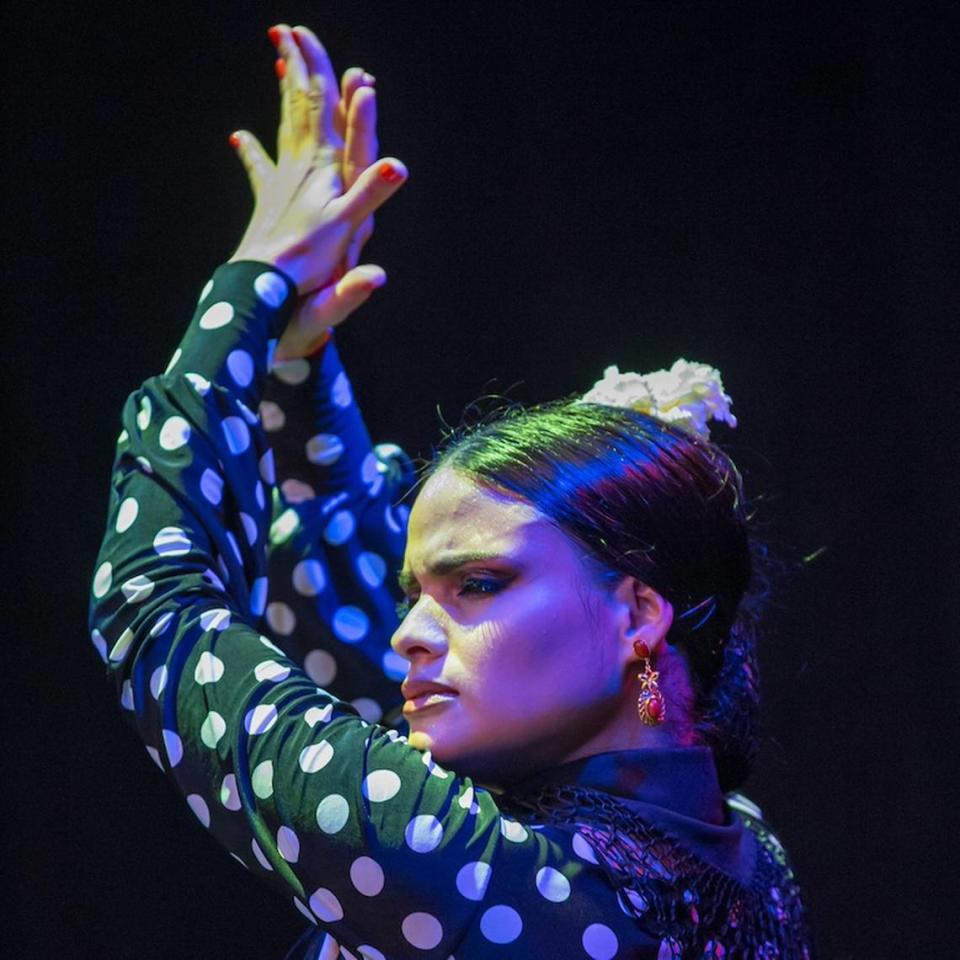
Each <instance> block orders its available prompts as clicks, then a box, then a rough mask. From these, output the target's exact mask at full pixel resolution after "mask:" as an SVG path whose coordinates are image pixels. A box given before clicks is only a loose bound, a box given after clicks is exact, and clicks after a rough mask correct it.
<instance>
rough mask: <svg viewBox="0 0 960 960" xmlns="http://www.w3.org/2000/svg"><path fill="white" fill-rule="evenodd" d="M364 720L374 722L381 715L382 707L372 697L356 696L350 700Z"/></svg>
mask: <svg viewBox="0 0 960 960" xmlns="http://www.w3.org/2000/svg"><path fill="white" fill-rule="evenodd" d="M350 703H351V705H352V706H353V707H355V708H356V711H357V713H359V714H360V716H361V717H363V719H364V720H367V721H369V722H370V723H376V722H377V721H378V720H379V719H380V718H381V717H382V716H383V708H382V707H381V706H380V704H379V703H377V701H376V700H374V699H373V698H372V697H357V698H356V699H354V700H351V701H350Z"/></svg>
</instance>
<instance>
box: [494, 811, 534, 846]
mask: <svg viewBox="0 0 960 960" xmlns="http://www.w3.org/2000/svg"><path fill="white" fill-rule="evenodd" d="M500 833H501V834H503V837H504V839H506V840H510V841H511V842H512V843H523V841H524V840H526V839H527V837H528V836H529V834H528V833H527V831H526V828H525V827H524V825H523V824H522V823H518V822H517V821H516V820H506V819H504V818H503V817H501V818H500Z"/></svg>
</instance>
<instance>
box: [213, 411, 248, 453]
mask: <svg viewBox="0 0 960 960" xmlns="http://www.w3.org/2000/svg"><path fill="white" fill-rule="evenodd" d="M220 428H221V429H222V430H223V438H224V440H226V441H227V448H228V449H229V450H230V452H231V453H232V454H239V453H243V451H244V450H246V449H247V447H249V446H250V428H249V427H248V426H247V425H246V423H245V422H244V421H243V418H242V417H224V418H223V422H222V423H221V424H220Z"/></svg>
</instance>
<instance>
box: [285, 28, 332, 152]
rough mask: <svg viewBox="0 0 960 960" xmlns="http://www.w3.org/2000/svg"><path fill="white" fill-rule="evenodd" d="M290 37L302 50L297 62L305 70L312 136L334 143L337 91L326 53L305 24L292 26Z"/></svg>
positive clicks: (322, 142)
mask: <svg viewBox="0 0 960 960" xmlns="http://www.w3.org/2000/svg"><path fill="white" fill-rule="evenodd" d="M291 39H292V40H294V41H295V45H296V46H297V47H298V51H299V53H300V54H302V58H301V62H302V63H303V64H304V68H305V70H306V79H307V83H308V86H307V89H308V92H309V98H310V102H311V104H312V107H311V113H310V118H311V122H312V124H313V132H314V136H316V137H317V138H318V140H317V142H318V143H319V144H320V145H324V144H334V145H336V144H337V143H338V142H339V141H340V137H339V136H338V134H337V130H336V127H335V125H334V114H335V112H336V109H337V104H338V103H339V100H340V91H339V88H338V86H337V78H336V76H335V75H334V72H333V66H332V64H331V63H330V57H329V56H328V55H327V51H326V50H325V49H324V47H323V44H322V43H320V41H319V40H318V39H317V35H316V34H315V33H314V32H313V31H312V30H310V29H309V28H308V27H303V26H298V27H295V28H294V30H293V32H292V33H291Z"/></svg>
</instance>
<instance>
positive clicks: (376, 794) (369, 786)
mask: <svg viewBox="0 0 960 960" xmlns="http://www.w3.org/2000/svg"><path fill="white" fill-rule="evenodd" d="M400 787H401V782H400V777H399V776H398V775H397V774H396V773H395V772H394V771H393V770H374V771H373V772H372V773H368V774H367V775H366V776H365V777H364V778H363V787H362V792H363V795H364V796H365V797H366V798H367V799H368V800H369V801H370V802H371V803H383V802H384V801H385V800H392V799H393V798H394V797H395V796H396V795H397V794H398V793H399V792H400ZM428 819H430V820H435V819H436V818H435V817H430V818H428ZM412 822H413V821H411V823H412ZM407 829H408V830H409V829H410V828H409V827H408V828H407Z"/></svg>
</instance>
